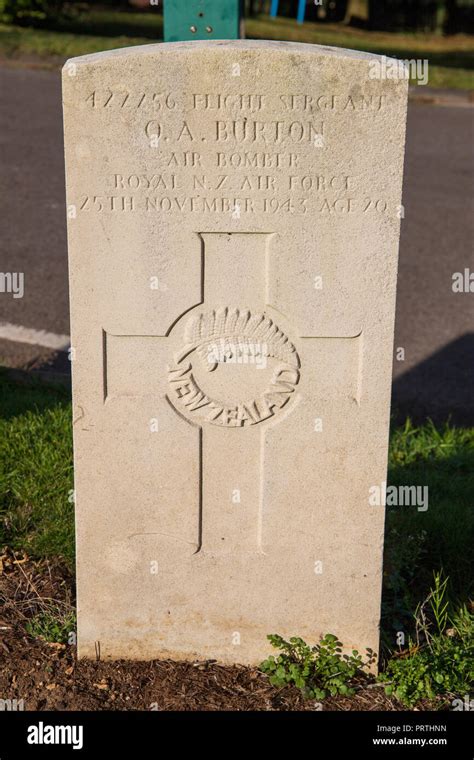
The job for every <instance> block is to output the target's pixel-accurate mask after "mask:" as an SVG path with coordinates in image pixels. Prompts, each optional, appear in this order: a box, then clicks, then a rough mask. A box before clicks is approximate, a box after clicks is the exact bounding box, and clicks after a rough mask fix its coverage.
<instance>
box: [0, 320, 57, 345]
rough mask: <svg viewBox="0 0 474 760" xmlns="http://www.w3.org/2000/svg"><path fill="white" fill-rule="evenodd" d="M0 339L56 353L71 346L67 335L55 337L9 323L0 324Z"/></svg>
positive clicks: (52, 334) (49, 333)
mask: <svg viewBox="0 0 474 760" xmlns="http://www.w3.org/2000/svg"><path fill="white" fill-rule="evenodd" d="M0 338H3V339H4V340H11V341H14V342H15V343H29V344H30V345H33V346H44V348H52V349H55V350H56V351H67V350H68V348H69V346H70V345H71V338H70V337H69V335H57V334H56V333H51V332H47V331H46V330H35V329H33V328H32V327H22V326H21V325H12V324H11V323H10V322H0Z"/></svg>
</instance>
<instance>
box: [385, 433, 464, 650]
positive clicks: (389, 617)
mask: <svg viewBox="0 0 474 760" xmlns="http://www.w3.org/2000/svg"><path fill="white" fill-rule="evenodd" d="M388 482H389V483H390V484H391V485H395V486H399V485H420V486H428V496H429V502H428V509H427V510H426V511H425V512H423V511H418V510H417V508H416V507H387V516H386V538H385V561H384V594H383V616H382V620H383V633H384V639H385V644H386V646H388V647H391V646H392V645H393V643H394V637H395V634H396V632H397V631H407V630H408V632H410V628H411V627H412V626H413V619H412V618H413V612H414V610H415V608H416V605H417V604H418V603H419V602H420V601H421V600H422V599H423V598H425V597H426V594H427V593H428V591H429V588H430V584H431V582H432V575H433V571H439V570H443V571H444V573H445V574H446V575H447V576H449V579H450V580H449V594H450V597H451V598H452V599H453V602H454V603H455V604H463V603H465V602H468V600H469V598H472V594H473V592H474V588H473V582H474V553H473V551H472V546H473V545H474V511H473V509H472V500H473V496H474V429H473V428H454V427H451V426H449V425H444V426H443V427H442V428H436V427H435V426H434V425H433V424H432V423H427V424H426V425H423V426H421V427H415V426H413V425H412V424H411V423H410V422H409V421H407V422H406V424H405V425H404V426H402V427H398V428H396V429H394V430H393V431H392V435H391V440H390V451H389V472H388Z"/></svg>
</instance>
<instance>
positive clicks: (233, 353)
mask: <svg viewBox="0 0 474 760" xmlns="http://www.w3.org/2000/svg"><path fill="white" fill-rule="evenodd" d="M199 237H200V240H201V255H202V288H201V300H200V303H199V304H198V305H194V306H192V307H191V308H190V309H189V310H187V311H186V312H184V313H183V314H181V316H180V317H179V318H178V319H176V320H174V321H173V323H172V325H171V326H170V328H169V329H168V331H167V333H166V334H165V335H147V336H137V335H116V334H115V333H113V331H108V330H107V331H105V330H104V364H105V366H104V383H105V388H104V398H105V399H106V400H107V401H110V400H113V399H120V397H121V396H132V397H133V396H137V395H146V394H154V395H156V396H159V397H160V398H161V399H162V400H163V402H167V404H168V405H170V406H171V408H172V409H173V412H174V413H175V414H177V415H179V417H180V418H181V420H182V424H183V425H188V426H189V425H191V426H192V427H194V428H196V429H197V430H198V445H197V449H198V450H196V452H195V457H196V458H197V460H198V468H199V479H200V494H199V506H198V510H199V515H197V516H194V518H195V523H194V524H195V526H196V536H195V540H193V541H191V542H188V545H189V543H190V544H191V547H192V548H191V551H193V552H197V551H204V552H206V553H211V554H222V553H224V554H225V553H228V552H232V551H236V550H237V549H239V550H241V551H244V552H245V551H249V552H265V541H264V518H265V510H266V505H264V503H263V497H262V494H263V478H264V469H265V433H266V430H267V428H268V426H273V425H275V424H278V423H279V422H280V421H281V420H283V419H284V418H285V417H286V415H288V414H291V412H292V409H293V408H294V407H295V406H296V405H297V404H298V401H299V397H300V396H301V394H302V393H303V394H304V395H305V396H306V397H307V398H306V400H307V402H309V403H313V404H314V417H317V411H318V395H320V394H321V395H320V399H319V400H321V398H324V397H325V394H327V392H328V389H330V387H331V385H333V386H334V388H335V389H336V395H337V394H338V393H342V394H346V396H352V397H353V398H354V401H357V387H356V386H357V362H358V349H357V346H356V344H357V342H358V341H357V339H358V338H359V337H360V335H359V334H357V335H347V336H339V337H332V336H321V337H318V336H314V335H302V334H300V332H301V331H300V330H298V315H291V317H292V318H291V319H288V315H283V314H281V313H280V312H279V311H278V310H277V309H276V308H274V307H273V306H271V305H270V296H269V277H270V269H271V267H270V258H271V251H270V244H271V239H272V237H273V233H254V232H252V233H250V232H249V233H242V232H239V233H222V232H219V233H215V232H214V233H200V235H199ZM312 351H316V352H319V354H320V355H323V354H324V357H326V356H327V354H328V352H331V351H332V352H333V354H334V356H335V357H336V359H337V360H338V361H336V362H335V366H336V365H337V367H338V369H340V367H343V366H345V367H346V368H347V371H346V372H345V374H344V371H342V375H343V376H342V377H341V378H339V382H338V380H337V379H336V377H334V378H329V380H328V379H325V378H313V377H305V369H304V367H305V356H308V354H309V352H312ZM341 358H342V359H343V362H341V361H339V360H340V359H341ZM134 362H136V363H137V364H140V363H142V362H143V364H141V366H142V370H141V372H140V371H139V370H138V374H139V376H140V378H141V394H140V391H138V390H137V384H136V382H135V383H134V382H133V381H131V378H133V377H134V376H135V375H136V372H137V370H136V369H135V368H134V366H133V365H134ZM124 365H125V366H124ZM326 365H327V361H326ZM117 366H120V368H121V369H120V372H117V371H116V368H117ZM310 366H314V362H313V361H311V363H310ZM155 367H156V371H154V369H153V368H155ZM318 383H319V384H318ZM318 388H319V389H320V390H319V392H318ZM158 417H159V413H158ZM310 419H311V418H310ZM158 424H159V420H158ZM315 464H317V463H315ZM157 498H159V497H157ZM175 508H176V509H179V508H180V505H176V507H175ZM182 509H183V510H184V507H183V508H182ZM190 519H191V516H190V515H189V514H188V515H183V520H188V521H189V520H190ZM157 532H159V526H157Z"/></svg>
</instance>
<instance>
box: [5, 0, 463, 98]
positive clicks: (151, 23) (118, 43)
mask: <svg viewBox="0 0 474 760" xmlns="http://www.w3.org/2000/svg"><path fill="white" fill-rule="evenodd" d="M162 33H163V29H162V16H161V14H157V13H153V12H150V13H136V12H127V13H124V12H119V11H106V10H105V11H93V12H85V13H82V14H80V15H79V16H78V17H77V18H75V19H74V20H69V21H62V22H61V23H56V24H55V26H54V28H51V27H50V28H41V29H37V28H27V27H20V26H10V25H6V24H0V53H3V55H5V56H15V57H18V56H25V55H26V56H28V55H35V56H41V57H44V58H45V59H47V58H48V57H50V56H57V57H59V58H61V59H66V58H69V57H73V56H77V55H83V54H85V53H95V52H98V51H100V50H110V49H112V48H119V47H124V46H129V45H130V46H132V45H143V44H147V43H150V42H159V41H161V40H162ZM246 34H247V37H249V38H253V39H271V40H293V41H298V42H309V43H315V44H321V45H334V46H336V47H347V48H352V49H355V50H367V51H369V52H373V53H379V54H385V55H388V56H395V57H399V58H404V59H406V58H408V59H412V58H427V59H428V60H429V62H430V67H429V82H428V83H429V85H430V86H431V87H447V88H459V89H470V88H472V87H473V86H474V76H473V73H472V69H473V67H474V45H473V40H472V37H469V36H468V35H454V36H451V37H443V36H442V35H434V34H419V33H417V34H415V33H403V34H402V33H387V32H371V31H367V30H365V29H359V28H353V27H350V26H347V25H343V24H315V23H308V22H307V23H305V24H303V25H298V24H297V23H296V21H295V20H294V19H288V18H276V19H270V18H269V16H267V15H262V16H258V17H256V18H251V19H247V20H246Z"/></svg>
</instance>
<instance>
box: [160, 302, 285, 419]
mask: <svg viewBox="0 0 474 760" xmlns="http://www.w3.org/2000/svg"><path fill="white" fill-rule="evenodd" d="M299 370H300V358H299V356H298V352H297V350H296V348H295V346H294V344H293V343H292V342H291V341H290V339H289V338H288V336H287V335H285V333H284V332H283V331H282V330H281V329H280V328H279V327H278V325H276V324H275V322H274V321H273V320H272V319H271V318H270V317H269V316H267V315H266V314H265V313H263V312H258V313H252V312H251V311H250V310H248V309H239V308H234V307H225V308H222V309H213V310H212V311H208V312H201V313H199V314H197V315H195V316H193V317H192V318H191V319H189V321H188V323H187V324H186V327H185V332H184V346H183V348H182V350H181V351H179V353H178V355H177V356H176V357H175V362H174V364H173V365H171V366H169V367H168V382H169V386H170V391H169V393H168V398H169V400H170V401H171V403H172V404H173V406H174V407H175V409H176V410H177V411H178V412H179V413H181V414H183V415H184V416H185V417H186V418H187V419H189V420H190V421H192V422H194V423H196V424H199V425H201V424H202V423H204V422H208V423H210V424H212V425H220V426H225V427H240V428H242V427H248V426H250V425H256V424H258V423H259V422H263V421H264V420H267V419H269V418H271V417H274V416H275V415H277V414H278V413H279V412H280V410H281V409H283V407H284V406H286V404H287V403H288V402H289V401H290V399H291V398H292V396H293V395H294V392H295V388H296V386H297V385H298V382H299V379H300V371H299Z"/></svg>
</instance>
